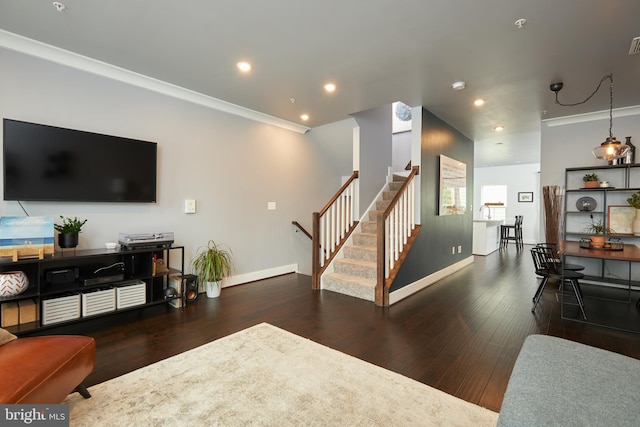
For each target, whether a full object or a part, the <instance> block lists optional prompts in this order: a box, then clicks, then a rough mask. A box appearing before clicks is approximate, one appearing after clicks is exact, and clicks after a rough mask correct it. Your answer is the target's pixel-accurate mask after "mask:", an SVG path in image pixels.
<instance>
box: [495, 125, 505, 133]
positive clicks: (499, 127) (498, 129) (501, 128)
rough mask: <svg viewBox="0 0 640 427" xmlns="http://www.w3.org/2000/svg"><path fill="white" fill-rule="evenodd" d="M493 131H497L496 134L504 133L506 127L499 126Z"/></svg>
mask: <svg viewBox="0 0 640 427" xmlns="http://www.w3.org/2000/svg"><path fill="white" fill-rule="evenodd" d="M493 130H495V131H496V132H502V131H503V130H504V126H501V125H498V126H496V127H494V128H493Z"/></svg>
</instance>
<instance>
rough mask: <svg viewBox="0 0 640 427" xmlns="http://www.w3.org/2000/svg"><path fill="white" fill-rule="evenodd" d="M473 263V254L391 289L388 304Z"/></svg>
mask: <svg viewBox="0 0 640 427" xmlns="http://www.w3.org/2000/svg"><path fill="white" fill-rule="evenodd" d="M472 263H473V256H470V257H468V258H465V259H463V260H462V261H458V262H456V263H455V264H451V265H450V266H448V267H445V268H443V269H442V270H440V271H436V272H435V273H433V274H430V275H428V276H426V277H423V278H422V279H420V280H416V281H415V282H413V283H409V284H408V285H407V286H404V287H402V288H400V289H398V290H397V291H393V292H391V293H389V305H393V304H395V303H397V302H398V301H401V300H403V299H405V298H407V297H408V296H411V295H413V294H415V293H416V292H418V291H421V290H422V289H424V288H426V287H427V286H430V285H432V284H434V283H435V282H437V281H438V280H440V279H443V278H445V277H447V276H448V275H450V274H453V273H455V272H456V271H458V270H462V269H463V268H464V267H466V266H468V265H471V264H472Z"/></svg>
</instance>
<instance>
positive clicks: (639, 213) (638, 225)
mask: <svg viewBox="0 0 640 427" xmlns="http://www.w3.org/2000/svg"><path fill="white" fill-rule="evenodd" d="M631 227H632V228H633V235H634V236H640V209H636V216H635V218H634V219H633V224H632V225H631Z"/></svg>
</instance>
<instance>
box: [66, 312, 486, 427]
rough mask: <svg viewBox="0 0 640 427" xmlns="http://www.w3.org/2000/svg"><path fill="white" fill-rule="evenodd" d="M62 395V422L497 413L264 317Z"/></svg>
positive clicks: (393, 421)
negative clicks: (66, 410) (65, 417)
mask: <svg viewBox="0 0 640 427" xmlns="http://www.w3.org/2000/svg"><path fill="white" fill-rule="evenodd" d="M89 391H90V392H91V394H92V396H93V397H91V398H90V399H86V400H85V399H83V398H82V397H80V396H79V395H78V394H77V393H75V394H72V395H70V396H69V397H68V398H67V400H66V402H67V403H68V404H69V405H70V418H71V426H91V427H95V426H132V425H135V426H465V427H466V426H474V427H476V426H495V425H496V421H497V418H498V414H496V413H495V412H492V411H489V410H488V409H485V408H482V407H480V406H476V405H473V404H471V403H468V402H465V401H463V400H461V399H458V398H456V397H454V396H451V395H448V394H446V393H444V392H441V391H439V390H436V389H434V388H431V387H429V386H427V385H424V384H422V383H420V382H417V381H414V380H412V379H410V378H407V377H404V376H402V375H399V374H396V373H394V372H391V371H388V370H386V369H383V368H380V367H379V366H375V365H372V364H370V363H367V362H364V361H362V360H359V359H357V358H354V357H351V356H349V355H346V354H344V353H340V352H339V351H336V350H332V349H330V348H328V347H325V346H323V345H320V344H318V343H315V342H313V341H311V340H308V339H305V338H302V337H299V336H297V335H294V334H291V333H289V332H287V331H284V330H282V329H279V328H277V327H275V326H272V325H269V324H267V323H263V324H260V325H256V326H253V327H251V328H248V329H245V330H243V331H240V332H238V333H235V334H233V335H229V336H227V337H224V338H221V339H219V340H217V341H214V342H211V343H208V344H205V345H203V346H201V347H198V348H195V349H193V350H190V351H187V352H185V353H182V354H179V355H177V356H174V357H171V358H169V359H166V360H163V361H160V362H158V363H154V364H153V365H149V366H146V367H144V368H141V369H139V370H137V371H133V372H130V373H128V374H125V375H123V376H121V377H118V378H114V379H112V380H109V381H106V382H104V383H102V384H97V385H95V386H93V387H91V388H90V389H89Z"/></svg>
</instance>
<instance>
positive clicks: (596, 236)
mask: <svg viewBox="0 0 640 427" xmlns="http://www.w3.org/2000/svg"><path fill="white" fill-rule="evenodd" d="M584 232H585V233H589V234H591V236H590V240H591V246H593V247H594V248H601V247H603V246H604V243H605V240H606V236H609V235H610V234H611V233H615V231H613V229H611V228H609V227H607V226H606V225H605V223H604V220H602V219H598V220H595V219H593V218H592V220H591V223H589V224H587V226H586V227H585V229H584Z"/></svg>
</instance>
